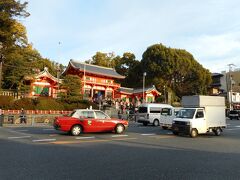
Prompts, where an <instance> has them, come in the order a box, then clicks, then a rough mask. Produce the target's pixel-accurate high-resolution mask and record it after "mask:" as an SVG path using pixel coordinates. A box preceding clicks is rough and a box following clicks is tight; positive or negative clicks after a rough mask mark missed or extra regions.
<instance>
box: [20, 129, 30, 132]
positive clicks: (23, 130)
mask: <svg viewBox="0 0 240 180" xmlns="http://www.w3.org/2000/svg"><path fill="white" fill-rule="evenodd" d="M18 131H20V132H26V131H28V130H26V129H22V130H18Z"/></svg>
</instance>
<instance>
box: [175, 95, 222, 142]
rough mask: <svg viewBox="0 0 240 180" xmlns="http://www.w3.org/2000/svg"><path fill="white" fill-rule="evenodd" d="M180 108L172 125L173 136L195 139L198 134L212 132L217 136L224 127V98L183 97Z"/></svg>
mask: <svg viewBox="0 0 240 180" xmlns="http://www.w3.org/2000/svg"><path fill="white" fill-rule="evenodd" d="M182 106H183V108H182V109H180V110H179V112H178V114H177V115H176V118H175V119H174V120H173V124H172V132H173V134H175V135H178V134H179V133H184V134H188V135H190V136H191V137H196V136H197V135H198V134H205V133H208V132H214V133H215V135H216V136H219V135H220V134H221V132H222V131H223V128H225V127H226V118H225V98H224V97H219V96H201V95H196V96H183V97H182Z"/></svg>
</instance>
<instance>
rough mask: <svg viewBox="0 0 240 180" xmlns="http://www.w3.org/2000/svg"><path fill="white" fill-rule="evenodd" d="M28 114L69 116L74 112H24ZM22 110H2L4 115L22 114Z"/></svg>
mask: <svg viewBox="0 0 240 180" xmlns="http://www.w3.org/2000/svg"><path fill="white" fill-rule="evenodd" d="M24 111H25V113H26V114H69V113H71V112H72V111H56V110H24ZM20 112H21V110H2V113H3V114H4V115H8V114H20Z"/></svg>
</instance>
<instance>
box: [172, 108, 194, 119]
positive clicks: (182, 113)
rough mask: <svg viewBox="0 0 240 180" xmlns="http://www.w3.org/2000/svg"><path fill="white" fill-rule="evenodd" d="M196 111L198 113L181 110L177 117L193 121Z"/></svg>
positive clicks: (192, 110)
mask: <svg viewBox="0 0 240 180" xmlns="http://www.w3.org/2000/svg"><path fill="white" fill-rule="evenodd" d="M195 111H196V109H180V110H179V112H178V114H177V115H176V117H177V118H186V119H192V118H193V116H194V113H195Z"/></svg>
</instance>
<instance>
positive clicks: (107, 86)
mask: <svg viewBox="0 0 240 180" xmlns="http://www.w3.org/2000/svg"><path fill="white" fill-rule="evenodd" d="M67 74H72V75H78V76H79V78H80V79H81V82H82V90H81V91H82V93H83V94H84V95H85V97H87V98H88V99H90V100H94V99H95V98H101V99H114V100H116V99H119V100H120V99H125V100H126V101H129V100H131V99H136V100H142V97H143V88H139V89H133V88H125V87H121V84H119V83H116V82H115V80H117V79H124V78H125V76H122V75H120V74H118V73H117V72H116V71H115V69H113V68H107V67H102V66H96V65H91V64H86V63H81V62H77V61H74V60H70V62H69V64H68V66H67V68H66V70H65V71H64V72H63V75H67ZM58 83H61V80H59V79H58V78H56V77H54V76H52V75H51V74H50V73H49V72H48V71H47V69H46V68H45V69H44V71H42V72H40V73H39V74H38V75H36V76H35V78H34V81H31V96H50V97H53V98H56V97H57V91H58ZM159 95H161V94H160V92H158V91H157V90H156V88H155V87H154V86H152V87H146V88H145V91H144V99H145V102H154V101H155V99H156V96H159Z"/></svg>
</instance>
